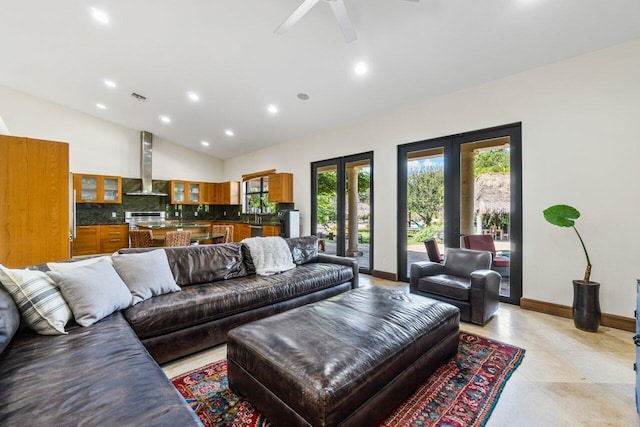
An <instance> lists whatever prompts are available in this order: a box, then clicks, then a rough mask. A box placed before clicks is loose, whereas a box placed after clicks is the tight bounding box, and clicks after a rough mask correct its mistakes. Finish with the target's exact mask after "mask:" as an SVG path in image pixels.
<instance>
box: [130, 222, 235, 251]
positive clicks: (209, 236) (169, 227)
mask: <svg viewBox="0 0 640 427" xmlns="http://www.w3.org/2000/svg"><path fill="white" fill-rule="evenodd" d="M137 227H138V228H139V229H141V230H151V233H152V235H153V246H164V237H165V234H166V233H167V231H190V232H191V242H192V243H203V244H207V243H219V242H220V241H221V240H222V239H224V234H222V233H212V232H211V222H209V221H206V222H205V221H202V222H182V221H160V222H149V223H144V222H143V223H138V224H137Z"/></svg>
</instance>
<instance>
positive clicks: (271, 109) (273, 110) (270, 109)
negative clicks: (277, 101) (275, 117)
mask: <svg viewBox="0 0 640 427" xmlns="http://www.w3.org/2000/svg"><path fill="white" fill-rule="evenodd" d="M267 111H268V112H270V113H271V114H277V113H278V107H276V106H275V105H273V104H271V105H269V106H268V107H267Z"/></svg>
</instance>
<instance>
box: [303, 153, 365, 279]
mask: <svg viewBox="0 0 640 427" xmlns="http://www.w3.org/2000/svg"><path fill="white" fill-rule="evenodd" d="M358 160H368V161H369V165H370V168H371V174H370V176H369V201H370V204H369V268H362V267H361V266H359V267H358V268H359V270H360V272H362V273H367V274H369V273H370V272H371V271H372V270H373V242H374V237H373V228H374V227H373V151H367V152H364V153H358V154H353V155H350V156H343V157H334V158H332V159H327V160H320V161H317V162H311V234H312V235H314V236H315V235H317V231H318V230H317V225H318V203H317V193H318V181H317V180H316V176H317V171H318V169H319V168H321V167H324V166H332V165H335V166H336V169H337V177H336V178H337V184H336V185H337V187H338V188H337V190H338V195H337V201H336V209H337V210H338V212H336V222H337V231H336V254H337V255H339V256H345V253H346V242H347V240H346V235H345V230H346V219H347V216H346V204H345V194H346V190H347V188H346V185H347V182H346V179H345V165H346V164H347V163H350V162H354V161H358Z"/></svg>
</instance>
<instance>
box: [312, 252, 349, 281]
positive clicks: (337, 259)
mask: <svg viewBox="0 0 640 427" xmlns="http://www.w3.org/2000/svg"><path fill="white" fill-rule="evenodd" d="M316 262H326V263H329V264H339V265H346V266H347V267H351V269H352V270H353V280H352V282H351V289H355V288H357V287H358V286H359V285H358V274H359V270H358V260H357V259H355V258H346V257H341V256H337V255H327V254H318V258H317V259H316Z"/></svg>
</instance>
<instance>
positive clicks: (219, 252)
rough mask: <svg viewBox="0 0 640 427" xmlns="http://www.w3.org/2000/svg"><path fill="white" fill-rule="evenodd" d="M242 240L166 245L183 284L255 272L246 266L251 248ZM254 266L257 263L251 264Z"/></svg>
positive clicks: (130, 250) (126, 251)
mask: <svg viewBox="0 0 640 427" xmlns="http://www.w3.org/2000/svg"><path fill="white" fill-rule="evenodd" d="M243 246H244V245H242V244H241V243H223V244H215V245H196V246H177V247H166V248H163V249H164V251H165V252H166V253H167V259H168V260H169V266H170V267H171V272H172V273H173V277H174V278H175V279H176V283H177V284H178V285H179V286H189V285H195V284H198V283H209V282H214V281H216V280H223V279H231V278H234V277H243V276H246V275H247V274H250V273H253V272H255V270H253V271H250V270H249V268H248V266H247V265H245V257H246V253H247V252H248V249H247V248H246V246H245V247H244V249H243ZM150 250H157V248H128V249H120V251H118V253H120V254H130V253H141V252H149V251H150ZM251 266H253V263H251Z"/></svg>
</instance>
